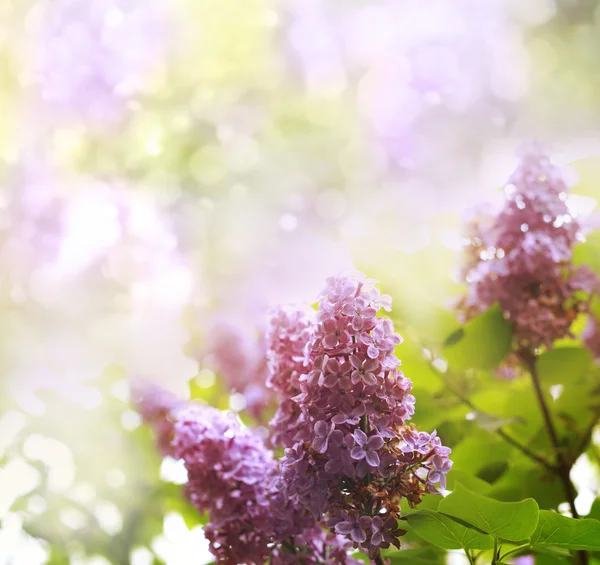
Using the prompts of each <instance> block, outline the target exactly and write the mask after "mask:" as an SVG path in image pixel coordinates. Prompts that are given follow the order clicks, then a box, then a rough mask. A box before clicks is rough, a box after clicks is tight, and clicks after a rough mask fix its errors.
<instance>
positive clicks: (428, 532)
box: [406, 510, 494, 549]
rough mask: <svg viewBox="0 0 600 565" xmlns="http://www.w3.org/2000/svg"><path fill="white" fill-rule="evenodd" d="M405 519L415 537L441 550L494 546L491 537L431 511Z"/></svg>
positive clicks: (422, 511)
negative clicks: (415, 534) (417, 536)
mask: <svg viewBox="0 0 600 565" xmlns="http://www.w3.org/2000/svg"><path fill="white" fill-rule="evenodd" d="M406 518H407V521H408V523H409V524H410V526H411V528H412V530H413V531H414V532H416V533H417V535H419V536H420V537H422V538H423V539H424V540H425V541H428V542H429V543H432V544H434V545H435V546H437V547H441V548H442V549H490V548H492V547H493V546H494V540H493V539H492V537H491V536H488V535H486V534H482V533H481V532H477V531H475V530H472V529H471V528H468V527H466V526H463V525H462V524H459V523H458V522H456V521H454V520H453V519H452V518H449V517H448V516H444V515H443V514H440V513H439V512H435V511H433V510H421V511H420V512H416V513H415V514H410V515H408V516H407V517H406Z"/></svg>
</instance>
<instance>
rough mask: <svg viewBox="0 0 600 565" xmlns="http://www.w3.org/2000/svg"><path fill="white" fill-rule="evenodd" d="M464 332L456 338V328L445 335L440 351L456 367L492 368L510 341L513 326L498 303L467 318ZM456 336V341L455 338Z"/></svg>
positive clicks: (498, 361) (499, 360)
mask: <svg viewBox="0 0 600 565" xmlns="http://www.w3.org/2000/svg"><path fill="white" fill-rule="evenodd" d="M462 329H463V330H464V335H463V336H462V337H461V338H460V339H458V340H457V337H458V336H459V330H457V331H455V332H453V333H452V334H451V335H450V336H449V337H448V338H446V346H445V347H444V348H443V355H444V357H445V358H446V360H447V361H448V363H449V365H450V367H452V368H455V369H461V370H467V369H471V368H474V369H483V370H491V369H495V368H496V367H497V366H498V365H499V363H500V362H501V361H502V359H504V357H505V356H506V354H507V353H508V351H509V350H510V347H511V344H512V327H511V325H510V324H509V323H508V322H507V321H506V320H505V319H504V316H503V315H502V312H501V311H500V308H499V307H498V306H493V307H492V308H490V309H489V310H487V311H486V312H484V313H483V314H481V316H477V317H476V318H473V319H472V320H470V321H469V322H467V323H466V324H465V325H464V326H463V328H462ZM456 340H457V341H456Z"/></svg>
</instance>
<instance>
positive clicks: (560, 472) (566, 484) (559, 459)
mask: <svg viewBox="0 0 600 565" xmlns="http://www.w3.org/2000/svg"><path fill="white" fill-rule="evenodd" d="M521 358H522V359H523V361H524V363H525V365H526V366H527V368H528V370H529V374H530V375H531V382H532V383H533V389H534V391H535V395H536V398H537V401H538V405H539V407H540V410H541V412H542V416H543V418H544V424H545V427H546V431H547V432H548V437H549V438H550V442H551V443H552V447H553V448H554V454H555V457H556V465H555V469H556V475H557V476H558V478H559V479H560V480H561V482H562V484H563V489H564V491H565V496H566V497H567V501H568V503H569V508H570V509H571V515H572V516H573V518H579V513H578V512H577V509H576V508H575V496H576V493H575V488H574V487H573V483H572V482H571V477H570V470H571V469H570V467H569V464H568V463H567V461H566V460H565V457H564V454H563V452H562V447H561V444H560V440H559V439H558V434H557V433H556V428H555V427H554V422H553V421H552V414H550V409H549V408H548V404H547V403H546V399H545V398H544V392H543V391H542V386H541V384H540V377H539V374H538V371H537V367H536V365H535V355H534V354H533V353H531V352H530V351H526V352H523V353H522V354H521ZM576 556H577V561H578V562H579V563H580V565H587V563H588V554H587V552H586V551H577V552H576Z"/></svg>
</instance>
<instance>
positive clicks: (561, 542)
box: [531, 510, 600, 550]
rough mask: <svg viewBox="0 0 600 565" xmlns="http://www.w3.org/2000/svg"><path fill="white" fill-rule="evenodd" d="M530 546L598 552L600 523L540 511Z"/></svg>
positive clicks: (599, 546)
mask: <svg viewBox="0 0 600 565" xmlns="http://www.w3.org/2000/svg"><path fill="white" fill-rule="evenodd" d="M531 544H532V546H534V547H535V546H553V547H561V548H563V549H569V550H576V549H585V550H600V521H598V520H592V519H584V520H573V519H572V518H566V517H565V516H561V515H560V514H556V513H555V512H549V511H548V510H541V511H540V517H539V523H538V526H537V528H536V530H535V532H534V534H533V535H532V536H531Z"/></svg>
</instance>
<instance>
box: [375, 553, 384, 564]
mask: <svg viewBox="0 0 600 565" xmlns="http://www.w3.org/2000/svg"><path fill="white" fill-rule="evenodd" d="M373 563H375V565H385V561H384V560H383V557H381V552H380V551H379V550H377V553H376V554H375V556H374V557H373Z"/></svg>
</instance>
